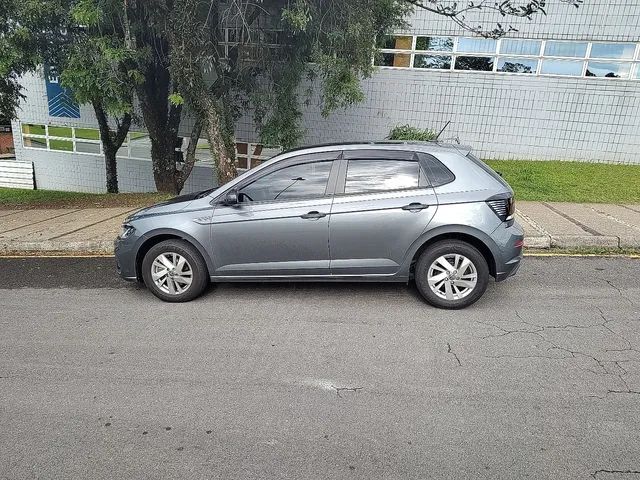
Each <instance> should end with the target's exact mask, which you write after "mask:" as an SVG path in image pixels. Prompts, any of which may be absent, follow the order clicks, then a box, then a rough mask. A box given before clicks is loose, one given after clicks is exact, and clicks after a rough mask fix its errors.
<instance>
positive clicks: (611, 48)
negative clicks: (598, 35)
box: [590, 43, 636, 60]
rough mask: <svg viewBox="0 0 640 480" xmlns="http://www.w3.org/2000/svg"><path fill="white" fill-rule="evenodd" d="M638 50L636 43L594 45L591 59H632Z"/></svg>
mask: <svg viewBox="0 0 640 480" xmlns="http://www.w3.org/2000/svg"><path fill="white" fill-rule="evenodd" d="M635 50H636V44H635V43H593V44H592V45H591V55H590V57H591V58H620V59H629V60H630V59H632V58H633V54H634V52H635Z"/></svg>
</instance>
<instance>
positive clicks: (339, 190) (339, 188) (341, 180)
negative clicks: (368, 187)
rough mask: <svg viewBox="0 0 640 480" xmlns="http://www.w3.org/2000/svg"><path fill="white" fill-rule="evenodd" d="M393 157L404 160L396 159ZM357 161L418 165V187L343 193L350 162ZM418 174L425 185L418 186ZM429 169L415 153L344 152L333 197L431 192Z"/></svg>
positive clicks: (400, 151)
mask: <svg viewBox="0 0 640 480" xmlns="http://www.w3.org/2000/svg"><path fill="white" fill-rule="evenodd" d="M395 155H398V156H399V157H404V158H396V157H395ZM358 160H387V161H401V162H416V163H417V164H418V185H417V186H416V187H406V188H394V189H389V190H372V191H368V192H352V193H345V187H346V183H347V169H348V166H349V162H350V161H356V162H357V161H358ZM420 172H422V174H423V175H424V177H425V178H426V180H427V183H426V184H425V185H420V184H419V182H420ZM428 172H429V169H428V165H427V164H426V162H425V161H424V160H423V159H422V158H421V156H420V155H418V154H417V152H414V151H411V150H384V149H373V148H372V149H357V150H345V151H344V152H343V155H342V156H341V158H340V167H339V171H338V178H337V182H336V186H335V192H334V196H336V197H353V196H362V195H380V194H384V193H389V192H409V191H415V190H425V189H431V190H433V186H432V185H431V178H430V175H429V173H428Z"/></svg>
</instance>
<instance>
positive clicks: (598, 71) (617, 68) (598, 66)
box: [587, 62, 631, 78]
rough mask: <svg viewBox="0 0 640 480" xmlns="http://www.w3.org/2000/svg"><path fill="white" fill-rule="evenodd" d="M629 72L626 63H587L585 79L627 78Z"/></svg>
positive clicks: (629, 66)
mask: <svg viewBox="0 0 640 480" xmlns="http://www.w3.org/2000/svg"><path fill="white" fill-rule="evenodd" d="M630 70H631V65H630V64H628V63H610V62H589V64H588V65H587V77H607V78H629V72H630Z"/></svg>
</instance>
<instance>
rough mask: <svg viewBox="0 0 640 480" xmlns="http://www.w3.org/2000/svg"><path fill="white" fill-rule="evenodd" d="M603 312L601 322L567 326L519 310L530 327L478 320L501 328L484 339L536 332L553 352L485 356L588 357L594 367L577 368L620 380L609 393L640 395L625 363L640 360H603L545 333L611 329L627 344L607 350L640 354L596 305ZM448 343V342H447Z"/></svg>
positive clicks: (490, 356) (488, 356)
mask: <svg viewBox="0 0 640 480" xmlns="http://www.w3.org/2000/svg"><path fill="white" fill-rule="evenodd" d="M595 308H596V309H597V311H598V313H599V315H600V318H601V319H602V322H599V323H594V324H591V325H573V324H566V325H537V324H534V323H531V322H527V321H526V320H524V319H523V318H522V316H521V315H520V313H519V312H518V311H517V310H516V311H515V315H516V317H517V318H518V319H519V321H520V322H521V323H523V324H525V325H528V326H529V327H530V328H516V329H509V328H505V327H503V326H500V325H496V324H495V323H491V322H482V321H476V323H478V324H482V325H486V326H490V327H493V328H496V329H497V330H499V333H496V334H489V335H485V336H482V337H480V338H481V339H491V338H498V337H505V336H507V335H512V334H514V335H515V334H527V335H534V336H536V337H538V338H539V339H540V340H542V342H544V344H545V345H546V346H547V348H546V351H547V352H548V353H550V354H549V355H512V354H499V355H484V357H485V358H493V359H497V358H514V359H525V358H546V359H551V360H566V359H577V358H579V357H584V358H587V359H589V360H591V361H593V362H594V364H595V365H594V366H593V367H592V368H583V367H578V368H580V369H581V370H584V371H586V372H590V373H592V374H594V375H606V376H611V377H612V378H614V379H615V380H616V381H617V382H619V384H620V385H621V388H618V389H611V388H610V389H608V390H607V394H639V395H640V391H638V390H634V389H632V388H631V387H630V386H629V384H628V383H627V381H626V379H625V378H624V376H625V375H627V374H628V370H627V369H626V368H625V367H624V366H623V365H622V364H624V363H631V362H637V361H638V360H634V359H618V360H603V359H601V358H598V357H597V356H595V355H593V354H590V353H587V352H583V351H580V350H574V349H571V348H568V347H566V346H562V345H561V344H559V343H557V342H555V341H553V340H550V339H549V338H547V337H546V336H545V335H544V333H545V331H548V330H570V329H581V330H585V329H591V328H597V327H599V328H602V329H604V330H606V331H607V332H609V333H610V334H611V335H613V336H615V337H617V338H618V339H619V340H620V341H622V342H623V343H625V345H626V346H625V347H624V348H619V349H605V350H604V351H605V352H618V353H622V352H629V353H631V352H633V353H634V354H638V355H640V350H639V349H637V348H635V347H634V346H633V345H632V344H631V342H630V341H629V340H628V339H627V338H625V337H624V335H622V334H620V333H619V332H616V331H615V330H613V329H612V328H611V327H610V326H609V323H611V322H613V321H614V319H610V318H607V317H606V316H605V314H604V312H603V310H602V308H600V307H595ZM447 345H448V344H447ZM551 352H561V354H560V355H559V356H558V355H552V354H551ZM589 396H590V397H597V398H604V397H599V396H597V395H589Z"/></svg>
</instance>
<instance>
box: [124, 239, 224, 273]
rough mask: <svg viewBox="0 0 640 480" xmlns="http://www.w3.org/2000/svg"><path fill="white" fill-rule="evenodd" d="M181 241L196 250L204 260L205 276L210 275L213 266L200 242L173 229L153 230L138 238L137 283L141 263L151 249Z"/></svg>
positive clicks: (140, 271)
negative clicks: (165, 242)
mask: <svg viewBox="0 0 640 480" xmlns="http://www.w3.org/2000/svg"><path fill="white" fill-rule="evenodd" d="M171 239H175V240H183V241H185V242H187V243H189V244H191V245H192V246H194V247H195V248H196V250H198V253H200V256H201V257H202V259H203V260H204V263H205V264H206V266H207V275H210V273H209V272H212V271H213V264H212V262H211V257H210V256H209V255H208V254H207V251H206V249H205V248H204V247H203V246H202V244H201V243H200V242H198V241H197V240H196V239H195V238H193V237H192V236H191V235H188V234H186V233H184V232H181V231H179V230H173V229H159V230H153V231H151V232H147V233H146V234H145V235H144V236H142V237H140V239H139V240H138V246H137V248H136V261H135V265H136V278H137V279H138V281H141V280H142V261H143V260H144V256H145V255H146V254H147V252H148V251H149V250H151V248H153V247H154V246H155V245H157V244H159V243H160V242H164V241H165V240H171Z"/></svg>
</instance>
